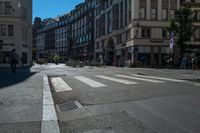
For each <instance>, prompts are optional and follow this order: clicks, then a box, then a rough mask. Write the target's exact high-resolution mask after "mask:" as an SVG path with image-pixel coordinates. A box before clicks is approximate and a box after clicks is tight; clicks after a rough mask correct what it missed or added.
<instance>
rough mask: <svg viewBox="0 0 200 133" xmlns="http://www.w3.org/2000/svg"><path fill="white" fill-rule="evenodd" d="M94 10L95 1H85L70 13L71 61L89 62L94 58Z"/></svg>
mask: <svg viewBox="0 0 200 133" xmlns="http://www.w3.org/2000/svg"><path fill="white" fill-rule="evenodd" d="M94 8H95V0H85V1H84V2H82V3H80V4H79V5H77V6H76V7H75V9H74V10H72V11H71V12H70V23H71V27H72V29H71V30H72V34H71V45H72V47H71V48H72V49H71V50H72V53H71V55H72V56H71V58H72V59H76V60H81V61H91V60H92V59H93V57H94Z"/></svg>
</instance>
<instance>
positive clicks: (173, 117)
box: [0, 64, 200, 133]
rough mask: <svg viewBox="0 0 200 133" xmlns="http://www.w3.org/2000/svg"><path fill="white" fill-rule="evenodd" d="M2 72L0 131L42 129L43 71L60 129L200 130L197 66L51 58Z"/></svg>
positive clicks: (114, 132)
mask: <svg viewBox="0 0 200 133" xmlns="http://www.w3.org/2000/svg"><path fill="white" fill-rule="evenodd" d="M0 73H1V75H0V79H1V81H2V82H0V109H1V111H0V133H1V132H3V133H18V132H19V133H26V132H33V133H40V132H41V123H42V119H43V118H42V116H44V110H43V104H44V92H43V88H44V86H43V85H44V83H43V75H44V74H45V75H47V76H48V77H49V81H50V89H51V93H52V96H53V100H54V104H55V108H56V113H57V117H58V123H59V128H60V132H61V133H199V132H200V126H199V125H200V102H199V101H200V83H199V79H200V72H199V71H196V72H192V71H191V70H168V69H146V68H144V69H143V68H131V69H130V68H116V67H84V68H71V67H66V66H64V65H62V64H60V65H54V64H48V65H35V66H34V67H32V68H31V69H30V70H29V71H26V70H18V71H17V74H16V75H14V76H11V74H8V73H9V72H6V71H0ZM10 78H11V79H10ZM47 99H48V98H47ZM46 102H48V101H46ZM42 113H43V114H42ZM46 128H48V127H46Z"/></svg>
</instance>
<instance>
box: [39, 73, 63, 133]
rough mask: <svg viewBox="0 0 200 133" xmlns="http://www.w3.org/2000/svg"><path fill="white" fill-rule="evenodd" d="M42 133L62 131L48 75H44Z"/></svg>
mask: <svg viewBox="0 0 200 133" xmlns="http://www.w3.org/2000/svg"><path fill="white" fill-rule="evenodd" d="M41 133H60V129H59V125H58V118H57V115H56V110H55V107H54V102H53V98H52V94H51V90H50V87H49V82H48V77H47V75H44V77H43V106H42V124H41Z"/></svg>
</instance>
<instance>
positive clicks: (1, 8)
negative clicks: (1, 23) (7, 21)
mask: <svg viewBox="0 0 200 133" xmlns="http://www.w3.org/2000/svg"><path fill="white" fill-rule="evenodd" d="M0 15H3V2H1V1H0Z"/></svg>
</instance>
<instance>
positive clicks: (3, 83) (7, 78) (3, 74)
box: [0, 67, 35, 89]
mask: <svg viewBox="0 0 200 133" xmlns="http://www.w3.org/2000/svg"><path fill="white" fill-rule="evenodd" d="M34 74H35V72H31V71H30V67H25V68H20V69H17V70H16V73H15V74H12V73H11V70H10V69H8V68H0V89H2V88H4V87H8V86H12V85H15V84H18V83H21V82H23V81H25V80H26V79H28V78H30V77H31V76H33V75H34Z"/></svg>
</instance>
